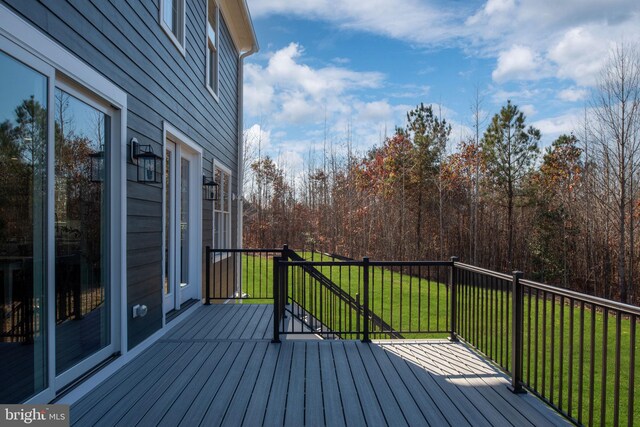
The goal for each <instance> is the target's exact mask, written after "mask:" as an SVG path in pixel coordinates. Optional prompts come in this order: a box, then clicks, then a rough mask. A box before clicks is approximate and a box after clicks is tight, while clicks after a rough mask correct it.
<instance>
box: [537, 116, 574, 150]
mask: <svg viewBox="0 0 640 427" xmlns="http://www.w3.org/2000/svg"><path fill="white" fill-rule="evenodd" d="M583 115H584V111H580V110H579V109H575V110H570V111H568V112H567V113H564V114H561V115H559V116H555V117H547V118H545V119H541V120H537V121H534V122H533V123H531V125H532V126H533V127H536V128H538V129H540V132H542V138H543V145H548V144H550V143H551V141H553V140H554V139H556V138H557V137H559V136H560V135H562V134H569V133H571V132H574V131H575V130H576V129H578V128H579V126H580V123H581V122H582V120H583Z"/></svg>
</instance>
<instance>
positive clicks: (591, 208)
mask: <svg viewBox="0 0 640 427" xmlns="http://www.w3.org/2000/svg"><path fill="white" fill-rule="evenodd" d="M481 104H482V103H481V99H480V97H479V96H478V95H476V99H475V100H474V103H473V107H472V110H473V113H474V114H473V117H474V124H473V128H474V135H469V136H468V137H465V138H463V139H461V140H460V141H457V144H456V149H455V150H447V147H448V146H449V145H450V144H451V143H453V141H452V137H451V133H452V126H451V125H450V124H449V123H448V121H447V120H446V118H443V117H442V116H441V114H439V113H438V112H437V111H434V108H433V106H431V105H424V104H420V105H418V106H416V108H414V109H412V110H411V111H409V112H408V113H407V118H406V123H405V125H404V126H403V127H398V128H396V130H395V132H394V133H393V135H392V136H390V137H387V138H385V139H384V141H383V142H382V143H380V144H379V145H377V146H375V147H374V148H372V149H370V150H369V151H368V152H366V153H362V154H358V153H356V152H354V150H353V149H352V146H351V142H350V138H349V137H348V136H347V138H346V140H345V142H344V143H342V144H339V145H338V146H336V145H334V144H330V145H329V147H326V148H325V150H324V151H323V153H322V156H321V157H322V159H321V161H320V162H319V163H321V164H313V162H310V164H309V165H307V168H306V170H305V172H304V173H303V174H302V176H288V173H287V172H286V171H285V169H283V168H282V167H279V166H278V165H277V163H276V162H275V161H274V160H273V159H272V158H270V157H268V156H263V155H260V154H259V153H258V154H256V153H255V152H254V153H252V152H251V151H250V150H247V153H249V155H248V157H247V159H246V169H247V174H246V176H245V184H244V187H245V188H244V198H245V203H244V236H243V239H244V246H245V247H267V246H273V245H280V244H282V243H285V242H286V243H288V244H289V245H290V246H291V247H295V248H305V249H315V250H320V251H324V252H331V253H336V254H340V255H344V256H349V257H352V258H360V257H362V256H369V257H371V258H372V259H379V260H390V259H394V260H415V259H430V260H436V259H437V260H443V259H448V257H449V256H451V255H456V256H458V257H460V260H461V261H463V262H467V263H470V264H474V265H478V266H481V267H485V268H490V269H495V270H500V271H512V270H515V269H518V270H523V271H525V273H526V277H528V278H531V279H534V280H540V281H543V282H546V283H551V284H556V285H560V286H564V287H568V288H571V289H575V290H578V291H583V292H588V293H590V294H594V295H599V296H603V297H606V298H613V299H618V300H620V301H623V302H628V303H636V304H637V303H639V302H640V292H637V289H638V284H637V282H638V279H637V278H636V272H637V271H638V262H639V257H638V253H639V252H640V248H639V247H638V246H639V244H640V242H638V239H637V238H636V231H638V225H637V223H638V216H639V214H640V209H639V208H640V206H639V204H640V197H639V196H640V193H639V183H640V182H639V181H640V168H639V167H638V166H639V164H640V152H639V149H640V55H639V52H638V49H637V48H635V47H630V46H624V45H619V46H616V47H615V48H614V49H612V52H611V55H610V58H609V61H608V63H607V65H606V66H605V68H604V69H603V70H602V72H601V74H600V77H599V80H598V84H597V86H596V87H595V89H594V91H593V94H592V97H591V100H590V101H589V102H588V103H587V105H585V109H584V119H583V123H581V124H580V126H578V127H577V128H576V129H574V131H573V132H572V133H570V134H565V135H561V136H559V137H558V138H557V139H556V140H555V141H553V142H552V143H551V145H549V146H548V147H545V148H542V147H541V146H540V140H541V137H542V135H541V132H540V130H538V129H536V128H534V127H533V126H531V125H529V124H528V123H527V118H526V116H525V114H524V113H523V112H522V111H521V110H520V109H519V108H518V106H517V105H515V104H513V103H511V102H510V101H507V103H506V104H505V105H504V106H503V107H502V108H501V109H500V111H499V112H497V113H496V114H495V115H493V117H492V118H491V120H490V121H489V122H488V124H487V125H486V126H485V125H484V121H483V117H482V108H481V107H482V105H481ZM316 163H317V162H316Z"/></svg>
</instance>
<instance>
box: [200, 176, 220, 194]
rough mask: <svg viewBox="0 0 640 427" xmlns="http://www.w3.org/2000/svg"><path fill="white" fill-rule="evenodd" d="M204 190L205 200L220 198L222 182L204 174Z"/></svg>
mask: <svg viewBox="0 0 640 427" xmlns="http://www.w3.org/2000/svg"><path fill="white" fill-rule="evenodd" d="M202 192H203V194H204V199H205V200H220V184H218V183H217V182H215V181H214V180H213V179H208V178H207V177H206V176H204V175H202Z"/></svg>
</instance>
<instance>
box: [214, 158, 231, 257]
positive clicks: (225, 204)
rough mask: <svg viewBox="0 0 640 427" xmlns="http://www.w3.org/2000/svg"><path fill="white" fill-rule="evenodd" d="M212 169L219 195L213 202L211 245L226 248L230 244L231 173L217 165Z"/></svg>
mask: <svg viewBox="0 0 640 427" xmlns="http://www.w3.org/2000/svg"><path fill="white" fill-rule="evenodd" d="M214 170H215V174H214V177H215V180H216V182H217V183H219V184H220V197H218V200H216V201H214V202H213V247H214V248H216V249H226V248H229V247H230V246H231V196H230V194H231V192H230V191H229V190H230V189H231V174H230V173H229V171H228V170H226V169H223V168H222V167H221V166H218V165H217V166H216V167H215V169H214Z"/></svg>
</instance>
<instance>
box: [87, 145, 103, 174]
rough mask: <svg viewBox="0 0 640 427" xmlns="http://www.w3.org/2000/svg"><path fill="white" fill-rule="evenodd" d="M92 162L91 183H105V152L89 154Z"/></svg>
mask: <svg viewBox="0 0 640 427" xmlns="http://www.w3.org/2000/svg"><path fill="white" fill-rule="evenodd" d="M89 160H90V162H91V165H90V166H91V182H103V181H104V151H98V152H96V153H92V154H89Z"/></svg>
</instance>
